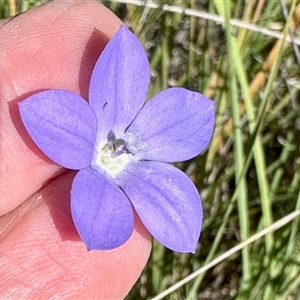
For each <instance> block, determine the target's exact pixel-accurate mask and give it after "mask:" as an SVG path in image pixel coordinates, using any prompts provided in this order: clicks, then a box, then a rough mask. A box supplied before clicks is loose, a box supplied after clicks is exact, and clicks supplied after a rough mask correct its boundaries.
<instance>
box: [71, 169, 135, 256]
mask: <svg viewBox="0 0 300 300" xmlns="http://www.w3.org/2000/svg"><path fill="white" fill-rule="evenodd" d="M71 211H72V217H73V221H74V223H75V226H76V228H77V231H78V233H79V235H80V236H81V238H82V240H83V241H84V243H85V244H86V246H87V248H88V250H109V249H113V248H116V247H119V246H121V245H122V244H124V243H125V242H126V241H127V240H128V239H129V237H130V236H131V234H132V231H133V226H134V215H133V210H132V207H131V204H130V202H129V200H128V198H127V197H126V195H125V194H124V193H123V192H122V191H121V189H120V188H119V187H117V186H116V185H114V184H113V183H111V182H110V181H109V180H108V179H107V178H105V177H104V175H103V174H100V173H98V172H97V171H95V170H93V169H91V168H87V169H84V170H81V171H79V172H78V173H77V175H76V176H75V179H74V181H73V185H72V190H71Z"/></svg>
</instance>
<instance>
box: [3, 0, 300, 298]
mask: <svg viewBox="0 0 300 300" xmlns="http://www.w3.org/2000/svg"><path fill="white" fill-rule="evenodd" d="M102 2H103V3H104V5H106V6H107V7H109V8H110V9H111V10H112V11H114V12H115V13H116V14H117V15H118V16H119V17H120V18H121V19H122V20H123V21H124V22H125V24H126V25H127V26H128V27H129V28H131V29H132V30H133V31H134V32H135V34H136V35H137V36H138V37H139V38H140V40H141V42H142V43H143V45H144V46H145V49H146V50H147V53H148V56H149V60H150V63H151V71H152V84H151V89H150V93H149V98H150V97H151V96H152V95H153V94H156V93H157V92H159V91H161V90H162V89H165V88H167V87H170V86H183V87H186V88H189V89H192V90H196V91H199V92H201V93H203V94H205V95H206V96H208V97H210V98H211V99H214V100H215V101H216V107H217V109H216V127H215V133H214V137H213V140H212V142H211V144H210V147H209V149H207V151H206V152H205V153H203V154H202V155H201V156H199V157H196V158H195V159H193V160H191V161H188V162H186V163H182V164H180V165H179V167H180V168H182V169H183V170H185V171H186V172H187V174H188V175H189V176H191V178H192V179H193V181H194V182H195V184H196V186H197V187H198V188H199V191H200V193H201V196H202V199H203V205H204V209H205V219H204V225H203V230H202V235H201V239H200V241H199V246H198V248H197V252H196V253H195V254H194V255H189V254H178V253H174V252H172V251H169V250H168V249H166V248H164V247H163V246H161V245H159V244H158V243H156V242H155V241H154V245H153V251H152V255H151V258H150V261H149V262H148V265H147V267H146V268H145V270H144V272H143V274H142V276H141V277H140V279H139V281H138V282H137V283H136V285H135V287H134V288H133V290H132V291H131V293H130V294H129V295H128V297H127V299H128V300H129V299H150V298H152V297H155V296H156V295H158V294H159V293H160V292H162V291H164V290H166V289H167V288H169V287H170V286H172V285H174V284H175V283H176V282H178V281H179V280H181V279H182V278H184V277H186V276H188V275H189V274H191V273H192V272H194V271H196V270H197V269H199V268H201V267H204V268H206V269H207V270H206V269H204V270H203V272H202V273H201V274H200V275H199V276H197V277H196V278H195V279H193V280H191V281H190V282H188V283H187V284H185V285H183V286H182V287H181V288H179V289H178V290H176V291H175V292H173V293H172V294H171V295H169V296H166V297H165V299H220V300H222V299H300V255H299V254H300V242H299V225H300V224H299V222H300V218H299V217H298V218H297V217H296V218H293V219H292V218H291V219H290V220H288V221H286V223H287V224H286V225H284V226H283V223H282V224H281V223H280V224H279V226H278V227H280V228H279V229H277V230H276V231H273V232H272V231H271V230H268V234H266V235H263V236H262V237H261V238H258V239H253V241H251V243H249V245H248V246H247V247H243V245H241V243H242V242H243V241H245V240H247V239H248V238H249V237H250V236H253V235H255V234H256V233H259V232H261V230H263V229H264V228H266V227H268V226H270V225H272V224H274V222H276V221H277V220H279V219H281V218H283V217H284V216H287V215H288V214H289V213H291V212H293V211H297V212H298V213H299V209H300V193H299V183H300V171H299V164H300V156H299V154H300V153H299V142H298V141H299V129H300V118H299V117H300V115H299V112H300V110H299V105H300V103H299V88H300V82H299V77H300V76H299V67H300V54H299V45H300V39H299V38H300V36H299V22H300V4H299V2H298V1H291V0H285V1H284V0H271V1H261V0H249V1H246V0H245V1H234V0H232V1H229V0H212V1H209V0H156V1H154V0H152V1H150V0H148V1H134V0H132V1H125V0H124V1H119V2H114V1H102ZM130 3H131V4H130ZM133 3H134V4H133ZM39 4H41V1H37V0H24V1H14V0H0V17H1V18H3V17H7V16H10V15H15V14H16V13H19V12H21V11H25V10H27V9H29V8H31V7H33V6H36V5H39ZM237 245H241V246H240V248H241V251H232V252H234V253H233V254H232V255H231V256H229V257H228V258H226V259H220V261H219V262H218V263H216V264H212V265H208V264H209V262H211V261H213V260H214V259H215V258H217V257H219V256H220V255H222V254H223V253H226V251H228V250H231V249H234V248H233V247H235V246H237ZM206 266H207V267H206ZM158 298H159V297H157V298H156V299H158Z"/></svg>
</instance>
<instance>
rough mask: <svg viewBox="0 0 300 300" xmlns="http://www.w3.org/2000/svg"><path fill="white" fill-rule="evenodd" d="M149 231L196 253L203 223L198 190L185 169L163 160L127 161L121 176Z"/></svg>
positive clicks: (170, 244)
mask: <svg viewBox="0 0 300 300" xmlns="http://www.w3.org/2000/svg"><path fill="white" fill-rule="evenodd" d="M118 180H119V184H120V186H121V187H122V189H123V190H124V191H125V193H126V194H127V196H128V197H129V198H130V200H131V202H132V204H133V206H134V208H135V210H136V212H137V214H138V215H139V217H140V218H141V220H142V222H143V224H144V225H145V227H146V228H147V229H148V230H149V232H150V233H151V234H152V235H153V236H154V237H155V238H156V239H157V240H158V241H159V242H160V243H162V244H163V245H165V246H166V247H168V248H170V249H171V250H174V251H178V252H183V253H187V252H192V253H194V252H195V250H196V247H197V243H198V239H199V236H200V231H201V227H202V217H203V212H202V205H201V199H200V196H199V193H198V192H197V189H196V188H195V186H194V184H193V183H192V181H191V180H190V179H189V178H188V177H187V176H186V174H185V173H183V172H181V171H180V170H178V169H176V168H175V167H173V166H172V165H169V164H166V163H161V162H149V161H148V162H138V163H137V164H136V165H128V166H127V168H126V170H125V172H124V173H123V174H122V176H120V177H119V178H118Z"/></svg>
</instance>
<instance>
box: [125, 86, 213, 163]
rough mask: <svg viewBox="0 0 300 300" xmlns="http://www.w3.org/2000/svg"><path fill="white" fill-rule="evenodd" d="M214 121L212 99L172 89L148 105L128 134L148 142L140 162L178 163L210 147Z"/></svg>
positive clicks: (181, 89) (159, 95) (180, 89)
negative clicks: (145, 160)
mask: <svg viewBox="0 0 300 300" xmlns="http://www.w3.org/2000/svg"><path fill="white" fill-rule="evenodd" d="M214 122H215V111H214V102H213V101H212V100H210V99H208V98H206V97H205V96H203V95H201V94H199V93H196V92H191V91H188V90H186V89H183V88H171V89H167V90H165V91H163V92H161V93H159V94H158V95H157V96H155V97H154V98H153V99H151V100H150V101H149V102H147V103H146V105H145V106H144V107H143V108H142V110H141V111H140V112H139V114H138V115H137V117H136V119H135V120H134V121H133V123H132V124H131V125H130V127H129V129H128V132H129V133H132V134H133V135H135V136H136V137H137V139H138V140H140V141H142V142H144V143H146V147H145V149H144V150H143V151H141V152H140V157H139V158H140V159H148V160H156V161H166V162H176V161H184V160H188V159H190V158H193V157H194V156H196V155H198V154H199V153H200V152H202V151H203V150H204V149H205V148H206V147H207V146H208V143H209V141H210V139H211V137H212V133H213V129H214Z"/></svg>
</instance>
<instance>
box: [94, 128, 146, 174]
mask: <svg viewBox="0 0 300 300" xmlns="http://www.w3.org/2000/svg"><path fill="white" fill-rule="evenodd" d="M145 147H146V144H145V143H143V142H138V141H137V140H136V138H135V136H134V135H133V134H131V133H128V134H125V135H124V137H123V138H119V139H118V138H116V136H115V134H114V133H113V132H109V133H108V135H107V140H106V141H100V142H96V147H95V152H94V158H93V161H92V167H94V168H95V169H97V168H101V169H104V170H105V171H107V172H108V173H109V174H110V175H111V176H113V177H115V176H116V175H117V174H118V173H119V172H120V171H122V170H123V169H124V167H125V166H126V165H127V164H128V163H129V162H130V161H132V160H133V159H134V156H135V155H136V154H137V153H138V152H139V151H140V150H142V149H144V148H145Z"/></svg>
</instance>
